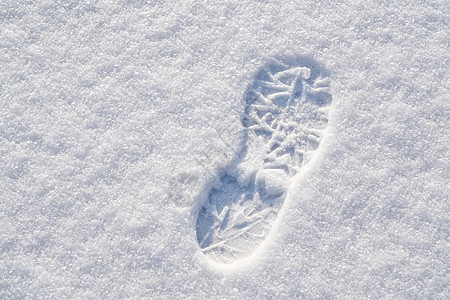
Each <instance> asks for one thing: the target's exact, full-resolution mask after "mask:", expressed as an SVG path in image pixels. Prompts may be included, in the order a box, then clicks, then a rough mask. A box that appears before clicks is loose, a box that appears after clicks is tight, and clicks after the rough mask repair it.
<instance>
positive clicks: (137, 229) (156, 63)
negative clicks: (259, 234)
mask: <svg viewBox="0 0 450 300" xmlns="http://www.w3.org/2000/svg"><path fill="white" fill-rule="evenodd" d="M448 16H449V6H448V2H446V1H398V2H395V1H356V0H355V1H336V2H335V1H323V2H317V1H308V0H306V1H298V2H296V1H283V2H282V1H270V0H262V1H246V0H239V1H238V0H226V1H203V2H198V1H190V0H183V1H144V0H142V1H140V0H123V1H101V0H100V1H77V0H72V1H52V0H42V1H35V2H29V1H28V2H27V1H1V3H0V101H1V103H0V104H1V105H0V298H1V299H23V298H33V299H66V298H71V299H119V298H132V299H139V298H147V299H270V298H273V299H299V298H300V299H321V298H326V299H365V298H369V297H372V298H390V299H399V298H400V299H401V298H413V299H415V298H422V299H423V298H431V299H445V298H448V297H449V295H450V291H449V286H450V282H449V281H450V280H449V277H448V274H447V270H448V268H449V263H448V262H449V261H450V257H449V256H450V255H449V250H450V245H449V236H448V234H449V231H450V225H449V221H450V219H449V211H450V210H449V199H448V196H449V188H448V186H449V168H450V163H449V157H450V153H449V152H450V151H449V136H450V133H449V128H450V126H449V110H450V102H449V96H450V95H449V86H450V80H449V72H448V70H449V66H448V59H449V48H448V41H449V39H448V32H449V26H448ZM293 54H300V55H306V56H309V57H311V58H312V59H314V60H315V61H317V62H319V63H320V64H322V65H323V66H324V67H326V68H327V69H328V70H329V71H330V73H331V87H332V89H331V93H332V95H333V103H332V109H331V111H330V115H331V119H330V121H329V125H328V128H327V133H326V135H325V137H324V139H323V140H322V142H321V145H320V147H319V149H318V150H317V152H316V154H315V156H314V158H313V159H312V160H311V161H310V162H309V163H308V165H307V167H306V168H305V169H303V171H302V172H301V173H300V174H299V175H298V176H297V177H296V178H295V180H294V181H293V183H292V184H291V186H290V187H289V192H288V198H287V199H286V201H285V203H284V206H283V208H282V210H281V212H280V214H279V216H278V219H277V222H276V224H275V225H274V227H273V230H272V231H271V233H270V234H269V237H268V238H267V240H266V241H265V242H264V243H263V245H262V246H261V247H260V248H259V249H258V251H257V252H256V253H255V254H254V255H253V256H252V257H250V258H249V259H244V260H243V261H242V262H239V263H236V264H233V265H230V266H224V265H218V264H215V263H212V262H210V261H208V260H207V259H206V258H205V256H204V255H203V254H202V252H201V251H200V248H199V246H198V243H197V238H196V235H195V218H196V210H198V208H199V206H200V205H201V203H200V202H201V199H203V198H204V194H205V191H207V190H208V187H209V186H211V185H212V184H213V183H214V181H215V180H216V179H217V178H216V177H217V174H219V172H220V170H223V169H224V168H225V167H226V166H227V165H228V163H230V162H231V161H232V160H233V159H234V158H235V156H236V153H239V151H237V150H238V149H239V148H240V147H241V146H240V143H241V141H242V137H241V136H242V126H241V124H240V117H241V115H242V113H243V109H244V103H243V97H244V93H245V91H246V88H247V85H248V84H249V83H250V82H251V81H252V78H253V76H254V75H255V73H256V72H257V71H258V68H259V67H261V66H262V65H264V64H265V63H266V62H267V60H268V59H269V58H270V57H276V56H285V55H293ZM202 195H203V196H202Z"/></svg>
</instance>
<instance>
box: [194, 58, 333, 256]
mask: <svg viewBox="0 0 450 300" xmlns="http://www.w3.org/2000/svg"><path fill="white" fill-rule="evenodd" d="M329 86H330V81H329V77H328V73H327V71H326V70H325V69H324V68H322V67H321V66H320V65H319V64H318V63H316V62H315V61H314V60H312V59H309V58H305V57H288V58H278V59H271V60H270V61H269V62H268V63H267V64H265V65H264V66H263V67H262V68H261V69H260V70H259V71H258V72H257V73H256V75H255V76H254V78H253V80H252V82H251V84H250V85H249V86H248V89H247V91H246V94H245V112H244V114H243V120H242V121H243V126H244V128H245V138H244V141H245V146H244V147H242V152H240V153H239V155H238V156H237V157H236V159H235V160H234V161H233V162H232V163H231V164H230V165H229V166H228V167H227V169H226V170H225V171H224V172H223V173H222V174H221V175H220V176H219V180H218V181H217V184H216V185H215V186H214V187H213V188H212V189H211V190H210V191H209V193H206V194H207V195H206V199H205V201H204V203H203V205H202V207H201V208H200V210H199V213H198V218H197V222H196V232H197V240H198V244H199V246H200V248H201V249H202V252H203V253H204V254H205V255H206V256H207V257H208V258H210V259H212V260H214V261H216V262H219V263H232V262H234V261H236V260H238V259H241V258H244V257H247V256H250V255H251V254H252V253H254V251H255V250H256V248H257V247H258V246H260V245H261V243H262V242H263V241H264V240H265V239H266V238H267V236H268V233H269V232H270V229H271V227H272V225H273V223H274V221H275V220H276V218H277V215H278V212H279V211H280V209H281V207H282V205H283V203H284V200H285V198H286V195H287V191H288V188H289V186H290V183H291V182H292V179H293V178H294V176H295V175H296V174H298V172H299V170H300V169H301V168H302V167H303V166H304V165H305V164H306V163H308V161H310V160H311V158H312V156H313V155H314V152H315V151H316V150H317V148H318V147H319V145H320V142H321V139H322V138H323V135H324V130H325V129H326V127H327V125H328V115H329V110H330V105H331V100H332V96H331V94H330V91H329Z"/></svg>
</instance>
